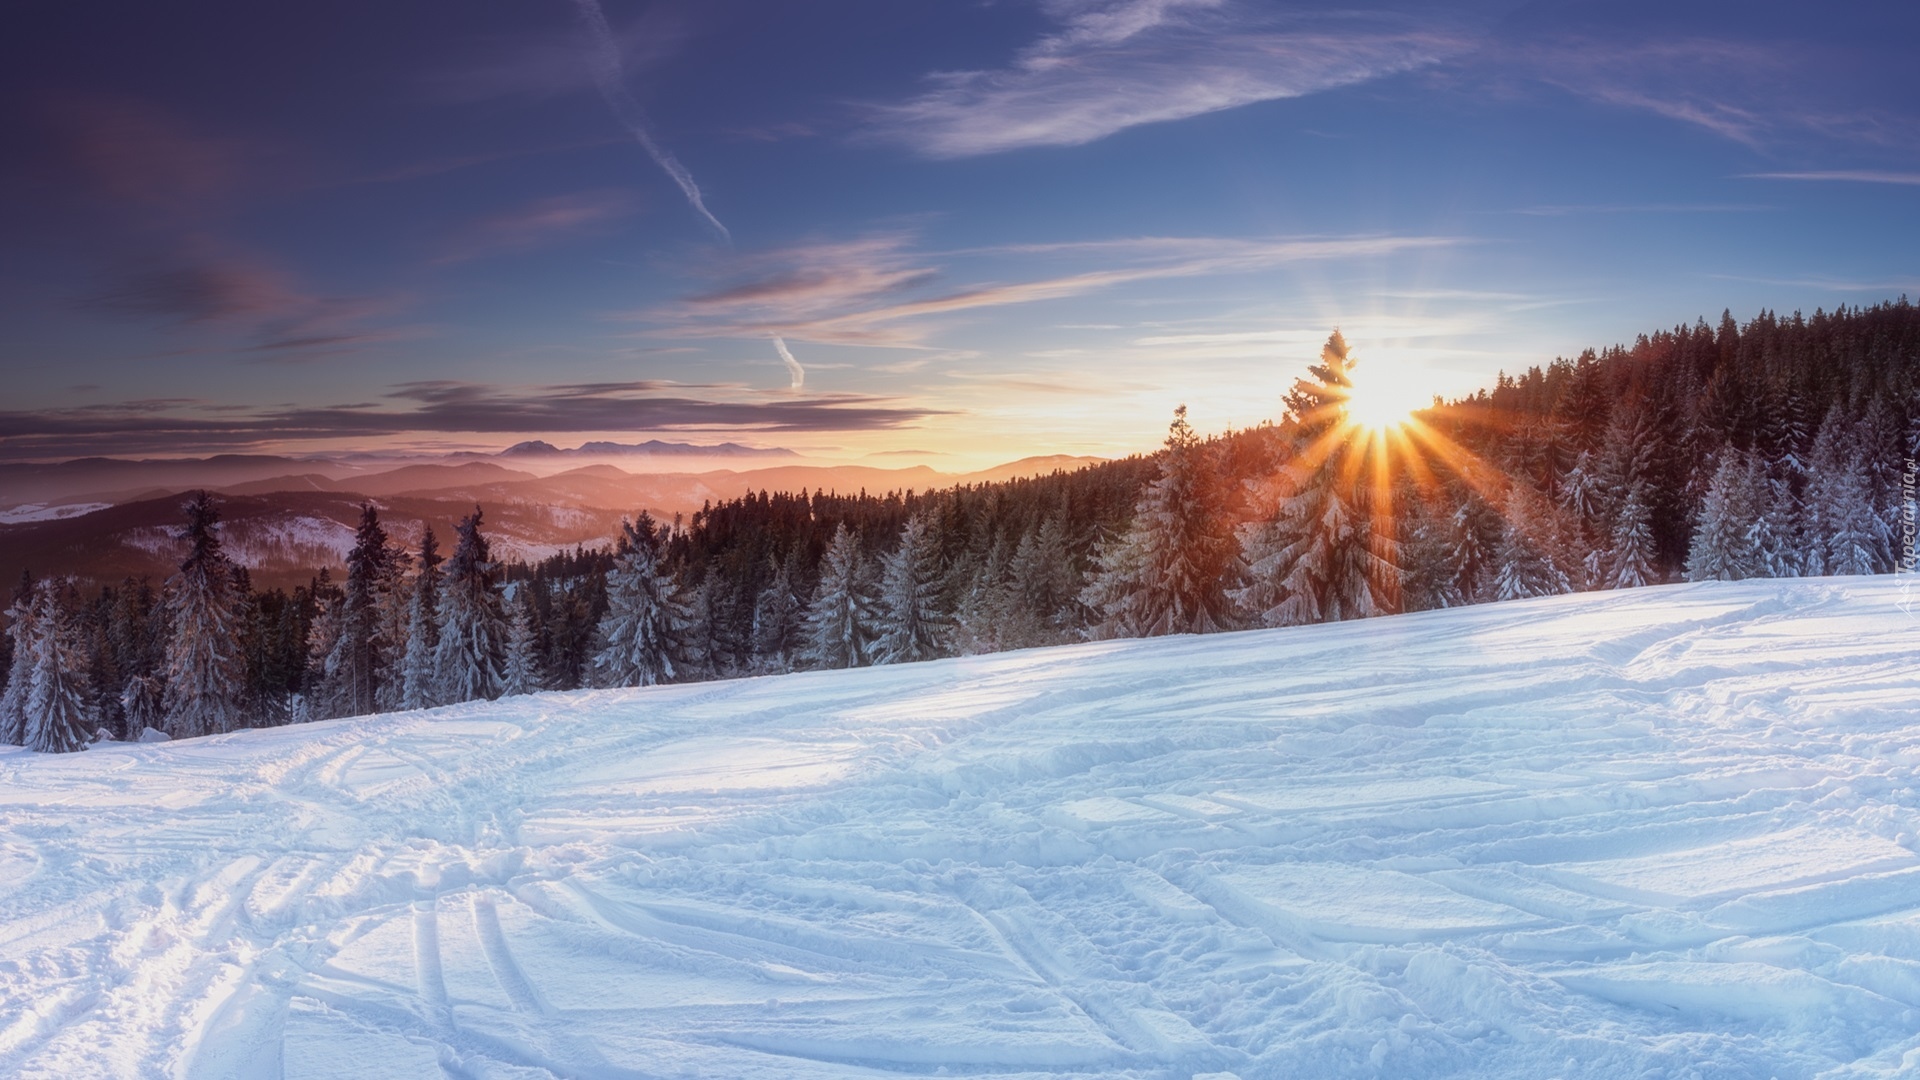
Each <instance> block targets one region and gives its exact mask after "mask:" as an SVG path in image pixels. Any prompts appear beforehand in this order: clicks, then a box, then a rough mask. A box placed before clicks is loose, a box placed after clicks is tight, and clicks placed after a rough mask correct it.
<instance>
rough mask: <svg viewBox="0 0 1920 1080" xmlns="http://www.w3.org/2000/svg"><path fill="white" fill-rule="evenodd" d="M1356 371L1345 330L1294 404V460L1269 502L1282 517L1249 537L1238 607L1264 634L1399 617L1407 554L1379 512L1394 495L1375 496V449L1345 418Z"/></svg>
mask: <svg viewBox="0 0 1920 1080" xmlns="http://www.w3.org/2000/svg"><path fill="white" fill-rule="evenodd" d="M1355 364H1356V361H1355V360H1354V359H1353V357H1352V356H1351V355H1349V353H1348V350H1347V342H1346V338H1344V337H1342V336H1341V334H1340V332H1339V331H1338V330H1336V331H1334V332H1333V335H1332V336H1331V337H1329V338H1328V339H1327V343H1326V345H1325V346H1324V347H1323V348H1322V349H1321V350H1320V362H1319V363H1318V364H1315V365H1313V366H1311V367H1310V368H1308V372H1309V374H1310V375H1311V378H1306V379H1300V380H1298V381H1296V382H1295V383H1294V386H1293V389H1292V391H1290V392H1289V393H1288V395H1287V413H1286V416H1285V417H1284V419H1283V420H1282V423H1281V429H1280V430H1281V437H1282V438H1283V439H1284V440H1285V441H1286V443H1287V445H1288V451H1289V453H1288V457H1287V459H1286V460H1285V462H1284V463H1283V464H1282V466H1281V469H1280V473H1279V475H1278V476H1277V477H1276V478H1275V481H1276V485H1275V490H1274V491H1273V492H1272V493H1271V495H1270V496H1269V498H1268V501H1269V502H1270V503H1272V504H1273V509H1272V511H1271V513H1270V514H1269V515H1267V516H1266V517H1265V518H1264V519H1263V520H1259V521H1255V522H1251V523H1248V524H1247V525H1245V526H1243V527H1242V528H1241V529H1240V544H1241V556H1242V558H1243V559H1244V560H1245V561H1246V566H1247V571H1246V577H1247V584H1246V585H1245V586H1244V587H1243V588H1241V589H1239V590H1238V591H1236V592H1235V593H1234V598H1235V600H1236V601H1237V602H1238V603H1239V605H1240V607H1241V609H1242V610H1243V611H1245V612H1246V613H1247V614H1248V616H1249V617H1250V618H1252V619H1253V620H1254V621H1255V622H1257V623H1259V624H1260V625H1262V626H1287V625H1293V624H1298V623H1313V622H1332V621H1337V620H1341V619H1358V618H1365V617H1367V616H1370V615H1382V614H1386V613H1389V612H1392V611H1395V610H1398V602H1399V593H1400V570H1399V565H1398V558H1399V553H1398V551H1397V550H1396V545H1395V540H1394V538H1393V537H1392V536H1391V535H1389V534H1388V533H1387V531H1386V530H1385V529H1384V528H1383V527H1382V523H1384V522H1385V521H1387V520H1389V519H1390V514H1388V513H1385V511H1386V510H1388V509H1389V508H1388V507H1376V506H1374V505H1373V504H1374V500H1375V499H1379V498H1384V497H1385V493H1384V492H1374V491H1371V490H1370V489H1369V487H1368V485H1369V483H1370V482H1371V474H1372V473H1373V471H1374V470H1373V469H1372V468H1371V467H1370V462H1369V460H1368V458H1369V455H1370V454H1371V453H1373V452H1375V451H1374V446H1375V444H1374V440H1372V439H1370V438H1366V437H1365V432H1363V431H1360V430H1359V429H1357V428H1356V427H1355V426H1354V425H1353V423H1352V422H1351V421H1350V420H1349V419H1348V417H1347V415H1346V402H1347V400H1348V399H1349V398H1350V397H1351V396H1352V393H1353V375H1352V371H1353V368H1354V366H1355ZM1376 510H1379V511H1382V512H1381V513H1379V514H1377V515H1376V513H1375V511H1376ZM1376 517H1377V518H1378V519H1379V520H1378V521H1376Z"/></svg>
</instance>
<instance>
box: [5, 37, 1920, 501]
mask: <svg viewBox="0 0 1920 1080" xmlns="http://www.w3.org/2000/svg"><path fill="white" fill-rule="evenodd" d="M9 15H10V17H9V24H10V25H9V32H8V34H7V35H6V36H5V40H4V42H0V139H4V144H5V145H6V146H7V147H9V150H8V152H7V153H6V154H4V155H0V385H3V386H4V388H5V389H4V392H0V460H53V459H60V458H67V457H75V456H83V455H95V454H110V455H114V456H128V457H140V456H147V457H156V456H183V455H201V454H211V453H235V452H247V453H251V452H272V453H290V454H298V455H325V454H341V453H346V452H350V451H368V450H383V451H394V452H433V451H439V450H449V449H494V448H499V447H502V446H506V445H508V444H511V443H514V442H518V441H521V440H523V439H531V438H543V439H546V440H548V441H551V442H554V443H556V444H558V445H562V446H572V445H577V444H578V443H579V442H581V441H585V440H588V439H613V440H616V441H640V440H642V439H647V438H666V439H671V440H674V441H687V442H703V443H704V442H718V441H724V440H730V441H736V442H741V443H746V444H749V445H755V446H782V447H789V448H793V449H796V450H800V451H802V452H803V453H809V454H812V455H816V456H821V457H828V458H841V459H850V460H851V459H859V460H876V461H897V462H898V463H900V464H931V465H933V466H935V467H936V468H956V469H957V468H963V467H975V466H981V465H986V464H991V463H994V462H998V461H1005V460H1010V459H1013V458H1017V457H1021V456H1025V455H1030V454H1056V453H1060V454H1095V455H1105V456H1111V455H1119V454H1126V453H1132V452H1135V451H1141V450H1147V449H1151V448H1152V447H1153V446H1154V445H1155V444H1156V443H1157V442H1158V441H1159V439H1160V438H1161V437H1162V435H1163V434H1164V432H1165V430H1166V425H1167V422H1168V420H1169V418H1170V416H1171V413H1172V410H1173V408H1174V406H1176V405H1178V404H1183V403H1184V404H1186V405H1187V406H1188V408H1189V415H1190V417H1191V419H1192V421H1193V423H1194V426H1195V427H1196V428H1198V429H1199V430H1201V431H1202V432H1210V431H1219V430H1222V429H1224V428H1227V427H1230V426H1232V427H1244V426H1248V425H1252V424H1256V423H1259V422H1261V421H1262V420H1267V419H1274V418H1277V416H1278V415H1279V413H1280V410H1281V405H1280V399H1281V396H1282V395H1283V394H1284V393H1285V391H1286V389H1287V388H1288V387H1289V386H1290V385H1291V383H1292V382H1293V380H1294V379H1296V378H1298V377H1299V376H1301V375H1302V374H1303V373H1304V371H1305V366H1306V364H1307V363H1308V362H1310V361H1311V360H1312V359H1313V358H1314V356H1315V355H1316V354H1317V352H1318V349H1319V345H1320V343H1321V342H1322V341H1324V340H1325V338H1326V337H1327V335H1328V333H1329V332H1330V331H1331V330H1332V329H1334V328H1335V327H1338V328H1340V329H1341V331H1342V332H1343V333H1344V334H1345V336H1346V338H1347V339H1348V341H1349V343H1350V344H1351V346H1352V348H1353V351H1354V355H1355V356H1356V357H1358V358H1359V361H1360V367H1359V369H1358V375H1359V377H1360V378H1361V379H1362V380H1372V385H1373V386H1375V387H1377V388H1379V389H1380V391H1381V392H1392V393H1394V394H1396V395H1399V396H1402V397H1404V398H1405V399H1406V400H1407V401H1408V403H1409V404H1412V403H1416V402H1420V401H1426V400H1430V399H1431V398H1432V396H1433V395H1436V394H1438V395H1447V396H1450V395H1457V394H1464V393H1468V392H1471V391H1472V390H1474V389H1476V388H1478V387H1480V386H1484V385H1488V384H1490V383H1491V382H1492V380H1493V378H1494V376H1495V374H1496V373H1497V372H1500V371H1503V370H1504V371H1519V370H1523V369H1525V368H1526V367H1528V366H1531V365H1534V364H1544V363H1547V362H1549V361H1551V360H1552V359H1554V358H1555V357H1557V356H1574V355H1576V354H1577V353H1578V352H1579V351H1580V350H1582V349H1584V348H1587V347H1604V346H1606V345H1609V344H1613V343H1616V342H1630V341H1631V340H1632V338H1633V337H1634V336H1635V335H1637V334H1639V333H1642V332H1648V331H1652V330H1655V329H1659V328H1661V327H1669V326H1673V325H1675V324H1677V323H1691V322H1693V321H1694V320H1695V319H1697V318H1701V317H1705V318H1706V319H1708V321H1710V322H1712V321H1716V320H1717V319H1718V318H1719V315H1720V313H1721V312H1722V311H1723V310H1731V311H1732V312H1733V314H1734V315H1735V317H1736V318H1739V319H1741V320H1742V321H1744V320H1745V319H1747V318H1750V317H1752V316H1753V315H1754V314H1756V313H1757V312H1759V311H1760V310H1762V309H1771V310H1775V311H1779V312H1782V313H1786V312H1791V311H1796V310H1799V311H1805V312H1807V313H1811V312H1812V311H1813V310H1814V309H1816V308H1825V309H1828V310H1831V309H1832V308H1834V307H1835V306H1838V305H1843V304H1845V305H1854V304H1871V303H1875V302H1879V301H1883V300H1890V299H1893V298H1896V297H1899V296H1901V295H1903V294H1904V295H1909V296H1915V297H1920V245H1917V244H1916V243H1915V242H1914V241H1915V238H1916V237H1920V65H1915V64H1913V63H1912V62H1911V57H1910V49H1911V43H1912V42H1913V41H1915V40H1920V5H1915V4H1912V3H1910V2H1907V3H1894V2H1885V3H1844V2H1843V3H1826V4H1820V5H1817V6H1816V5H1811V4H1806V3H1799V4H1780V3H1764V2H1762V3H1738V4H1725V3H1711V4H1703V3H1686V2H1683V0H1682V2H1674V0H1668V2H1663V3H1642V2H1638V0H1624V2H1623V0H1609V2H1604V3H1512V2H1492V0H1488V2H1468V3H1456V4H1446V3H1425V2H1421V3H1371V2H1366V0H1362V2H1359V3H1339V4H1320V3H1300V4H1294V3H1259V2H1248V0H987V2H982V0H968V2H941V0H926V2H915V3H900V2H898V0H871V2H869V0H812V2H809V3H805V4H797V3H773V2H769V0H758V2H747V0H697V2H683V0H660V2H626V0H498V2H489V3H473V2H472V0H463V2H451V0H379V2H377V3H375V2H366V0H329V2H328V3H326V4H313V5H287V4H259V3H247V4H242V3H233V2H226V0H180V2H175V3H168V4H153V3H127V2H117V0H109V2H103V3H95V4H88V5H76V4H71V3H65V2H55V0H14V3H13V4H11V5H10V6H9Z"/></svg>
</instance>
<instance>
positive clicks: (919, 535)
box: [873, 514, 947, 664]
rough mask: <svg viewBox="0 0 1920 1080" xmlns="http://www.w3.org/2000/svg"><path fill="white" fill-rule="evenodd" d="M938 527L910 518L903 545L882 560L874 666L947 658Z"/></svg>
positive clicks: (902, 536)
mask: <svg viewBox="0 0 1920 1080" xmlns="http://www.w3.org/2000/svg"><path fill="white" fill-rule="evenodd" d="M938 527H939V524H938V522H937V521H930V520H929V519H928V517H927V516H926V515H924V514H914V515H912V516H910V517H908V518H907V523H906V525H905V526H903V527H902V528H901V530H900V543H899V545H898V546H896V547H895V548H894V549H893V551H891V552H889V553H888V554H887V555H885V556H883V557H882V558H881V560H880V597H879V600H880V602H879V605H878V607H879V611H878V616H877V618H876V619H875V620H874V630H875V635H874V649H873V660H874V663H877V664H904V663H909V662H912V661H915V660H931V659H933V658H934V657H937V656H941V655H943V654H944V653H945V648H946V646H945V641H944V637H945V632H946V626H947V618H946V615H945V613H944V612H943V611H941V608H940V592H941V586H942V584H943V582H942V579H941V569H940V542H939V538H938V536H937V535H936V530H937V529H938Z"/></svg>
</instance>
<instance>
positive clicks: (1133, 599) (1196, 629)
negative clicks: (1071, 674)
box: [1082, 405, 1240, 637]
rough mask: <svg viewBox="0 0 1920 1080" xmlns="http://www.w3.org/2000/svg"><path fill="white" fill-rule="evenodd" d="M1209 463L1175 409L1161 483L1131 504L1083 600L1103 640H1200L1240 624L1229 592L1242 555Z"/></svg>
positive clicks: (1181, 410) (1183, 415) (1183, 408)
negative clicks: (1182, 637)
mask: <svg viewBox="0 0 1920 1080" xmlns="http://www.w3.org/2000/svg"><path fill="white" fill-rule="evenodd" d="M1211 458H1212V455H1211V454H1210V453H1209V452H1208V448H1207V447H1206V446H1204V445H1202V444H1201V442H1200V439H1199V437H1198V436H1196V435H1195V434H1194V432H1193V428H1192V426H1191V425H1189V424H1188V423H1187V407H1186V406H1185V405H1182V406H1180V407H1178V408H1176V409H1175V410H1174V412H1173V423H1172V424H1171V425H1169V426H1168V430H1167V441H1166V448H1165V450H1164V451H1162V453H1161V454H1160V475H1159V477H1158V478H1157V479H1155V480H1154V482H1153V483H1151V484H1149V485H1148V486H1147V489H1146V491H1145V492H1143V493H1142V494H1141V496H1140V500H1139V502H1138V503H1136V504H1135V506H1134V512H1133V524H1132V525H1131V526H1130V527H1129V528H1128V529H1127V531H1126V533H1125V535H1124V536H1122V537H1120V538H1119V539H1118V540H1117V541H1116V542H1114V543H1111V544H1108V545H1105V546H1103V547H1102V549H1101V554H1100V569H1099V571H1098V572H1097V573H1096V574H1095V575H1094V578H1093V580H1092V582H1091V583H1089V585H1088V586H1087V589H1086V591H1085V592H1084V593H1083V594H1082V600H1083V602H1085V603H1086V605H1087V606H1088V607H1090V608H1093V609H1094V610H1095V611H1097V612H1098V613H1099V616H1100V632H1101V634H1102V635H1103V636H1108V637H1151V636H1157V635H1160V634H1205V633H1212V632H1213V631H1216V630H1231V629H1233V628H1234V627H1235V626H1237V625H1238V623H1239V620H1238V617H1237V615H1236V613H1235V611H1234V608H1233V602H1232V601H1231V600H1230V599H1229V598H1228V595H1227V589H1228V588H1229V587H1230V586H1232V585H1234V584H1236V583H1237V581H1238V579H1239V573H1240V554H1239V551H1238V550H1237V548H1236V545H1235V543H1234V540H1233V528H1232V521H1231V518H1230V517H1229V515H1228V513H1227V506H1226V505H1225V504H1226V500H1227V493H1226V491H1225V489H1224V487H1223V486H1222V485H1221V484H1220V483H1219V477H1218V475H1217V474H1216V471H1215V469H1214V462H1213V461H1212V460H1211Z"/></svg>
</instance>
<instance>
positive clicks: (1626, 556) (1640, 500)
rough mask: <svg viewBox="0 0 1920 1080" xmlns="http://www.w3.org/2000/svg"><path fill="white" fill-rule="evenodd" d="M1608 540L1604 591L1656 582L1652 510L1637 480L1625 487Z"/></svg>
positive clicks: (1641, 484) (1631, 587)
mask: <svg viewBox="0 0 1920 1080" xmlns="http://www.w3.org/2000/svg"><path fill="white" fill-rule="evenodd" d="M1609 539H1610V540H1611V541H1612V543H1611V546H1610V547H1609V548H1608V550H1607V555H1606V559H1605V561H1604V564H1603V565H1604V566H1605V568H1606V569H1605V573H1606V579H1605V582H1604V584H1605V586H1606V587H1607V588H1609V589H1637V588H1639V587H1641V586H1643V585H1651V584H1653V583H1654V582H1655V581H1657V580H1658V574H1657V573H1656V572H1655V571H1654V568H1653V560H1654V551H1653V510H1652V507H1651V506H1649V505H1648V495H1647V486H1646V484H1644V483H1642V482H1639V481H1636V482H1635V483H1633V484H1632V485H1631V486H1629V487H1628V488H1627V497H1626V498H1625V499H1622V500H1621V501H1620V507H1619V509H1618V511H1617V512H1616V513H1615V514H1614V517H1613V535H1612V536H1611V537H1610V538H1609ZM1561 591H1565V590H1561Z"/></svg>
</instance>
